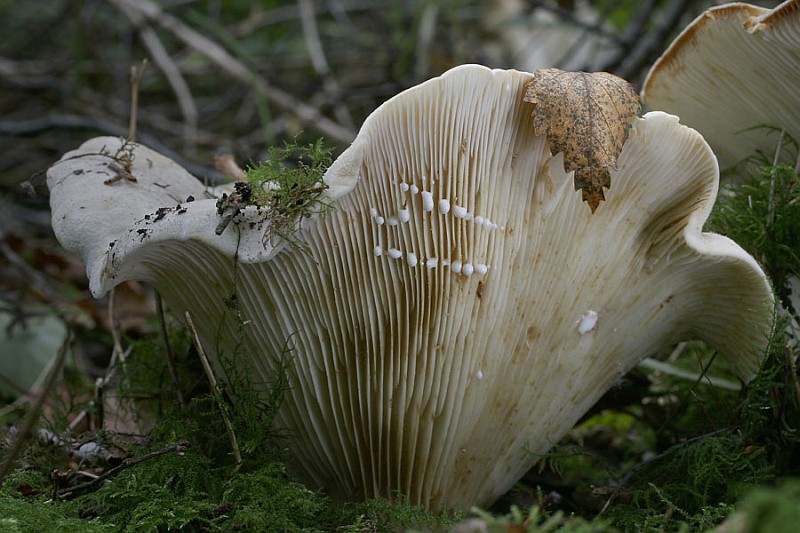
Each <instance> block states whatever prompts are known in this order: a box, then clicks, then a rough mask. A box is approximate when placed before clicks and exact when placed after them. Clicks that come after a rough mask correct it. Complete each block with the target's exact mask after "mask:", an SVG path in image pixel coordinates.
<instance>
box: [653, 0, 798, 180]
mask: <svg viewBox="0 0 800 533" xmlns="http://www.w3.org/2000/svg"><path fill="white" fill-rule="evenodd" d="M798 87H800V0H789V1H787V2H783V3H782V4H780V5H779V6H778V7H776V8H775V9H773V10H770V9H765V8H761V7H756V6H753V5H750V4H744V3H732V4H724V5H721V6H716V7H712V8H711V9H709V10H708V11H706V12H704V13H703V14H701V15H700V16H699V17H698V18H697V19H695V20H694V21H693V22H692V23H691V24H690V25H689V26H687V27H686V29H684V30H683V32H682V33H681V34H680V35H679V36H678V37H677V38H676V39H675V41H674V42H673V43H672V44H671V45H670V47H669V48H668V49H667V51H666V52H664V54H663V55H662V56H661V58H660V59H659V60H658V61H657V62H656V63H655V65H653V67H652V68H651V70H650V72H649V74H648V76H647V79H646V80H645V83H644V89H643V91H642V101H643V102H644V103H645V104H646V105H647V106H648V107H650V108H652V109H659V110H662V111H666V112H668V113H672V114H674V115H677V116H679V117H680V119H681V122H683V123H684V124H686V125H687V126H690V127H692V128H695V129H697V130H698V131H699V132H700V133H702V134H703V136H704V137H705V138H706V140H707V141H708V143H709V144H710V145H711V147H712V149H713V150H714V152H715V153H716V155H717V157H718V158H719V161H720V164H721V165H722V167H723V168H724V167H728V166H731V165H733V164H736V163H738V162H739V161H741V160H742V159H744V158H746V157H748V156H750V155H752V154H753V153H755V152H756V151H757V150H758V151H761V152H762V153H764V154H766V155H769V156H772V154H773V153H774V152H775V146H776V144H777V138H778V135H777V134H776V132H775V131H770V130H769V129H765V128H763V127H762V126H767V127H771V128H777V129H778V131H780V130H781V129H785V130H786V132H787V133H789V134H790V135H792V136H793V137H794V138H795V139H798V140H800V90H798ZM791 163H792V164H794V161H791Z"/></svg>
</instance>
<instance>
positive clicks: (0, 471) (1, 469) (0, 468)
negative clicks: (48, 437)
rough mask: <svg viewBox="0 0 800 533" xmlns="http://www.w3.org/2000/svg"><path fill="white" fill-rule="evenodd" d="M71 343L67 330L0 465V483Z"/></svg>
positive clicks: (38, 411)
mask: <svg viewBox="0 0 800 533" xmlns="http://www.w3.org/2000/svg"><path fill="white" fill-rule="evenodd" d="M71 343H72V329H69V328H68V329H67V334H66V336H65V337H64V341H63V342H62V343H61V347H60V348H59V349H58V352H57V353H56V355H55V358H54V360H53V362H52V363H51V365H52V366H51V367H50V371H49V372H48V373H47V377H46V378H45V380H44V384H42V389H41V391H40V392H39V395H38V397H37V398H36V401H35V402H34V403H33V405H32V406H31V410H30V411H29V412H28V415H27V416H26V417H25V420H24V421H23V422H22V426H21V427H20V428H19V431H18V432H17V437H16V438H15V439H14V443H13V444H12V445H11V448H10V449H9V450H8V453H7V454H6V457H5V459H4V460H3V463H2V464H0V482H2V481H3V480H4V479H5V478H6V476H7V475H8V474H9V472H11V466H12V465H13V464H14V461H16V459H17V457H18V456H19V454H20V453H21V452H22V449H23V447H24V445H25V443H26V442H27V440H28V438H29V437H30V436H31V432H32V430H33V426H34V424H35V423H36V421H37V420H38V419H39V413H41V411H42V407H43V406H44V402H45V400H46V399H47V397H48V396H49V395H50V392H51V391H52V390H53V387H54V386H55V383H56V379H57V378H58V376H59V375H60V374H61V367H62V366H63V365H64V360H65V359H66V358H67V352H68V351H69V346H70V344H71Z"/></svg>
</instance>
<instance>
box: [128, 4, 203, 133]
mask: <svg viewBox="0 0 800 533" xmlns="http://www.w3.org/2000/svg"><path fill="white" fill-rule="evenodd" d="M118 7H119V9H120V10H121V11H122V12H123V13H125V15H126V16H127V17H128V19H129V20H130V21H131V24H133V26H134V27H135V28H136V30H137V31H138V32H139V37H140V38H141V39H142V44H143V45H144V46H145V48H147V51H148V52H149V53H150V57H151V58H152V59H153V61H154V62H155V64H156V66H158V68H159V69H160V70H161V72H163V73H164V76H165V77H166V78H167V82H168V83H169V85H170V87H172V91H173V92H174V93H175V98H176V99H177V100H178V106H179V107H180V108H181V114H182V115H183V121H184V131H183V135H184V138H185V139H186V140H188V141H189V143H190V145H194V143H195V140H196V138H197V120H198V117H199V115H200V114H199V112H198V110H197V104H196V103H195V101H194V97H193V96H192V91H191V90H190V89H189V84H188V83H186V79H185V78H184V77H183V74H181V71H180V69H179V68H178V66H177V65H176V64H175V62H174V61H173V60H172V57H170V55H169V53H168V52H167V49H166V48H165V47H164V45H163V43H162V42H161V40H160V39H159V38H158V34H157V33H156V32H155V30H154V29H153V28H152V27H151V26H149V25H147V24H146V21H145V18H144V16H143V15H142V13H141V11H138V10H136V9H131V7H130V6H129V5H127V4H124V3H123V4H119V5H118Z"/></svg>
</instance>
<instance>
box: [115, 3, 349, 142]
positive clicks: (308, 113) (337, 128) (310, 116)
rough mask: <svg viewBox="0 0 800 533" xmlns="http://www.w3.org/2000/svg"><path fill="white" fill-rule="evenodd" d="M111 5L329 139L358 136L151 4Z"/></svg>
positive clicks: (156, 5)
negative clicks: (127, 9)
mask: <svg viewBox="0 0 800 533" xmlns="http://www.w3.org/2000/svg"><path fill="white" fill-rule="evenodd" d="M108 2H110V3H111V4H113V5H115V6H117V7H119V8H120V9H122V7H121V6H123V5H124V6H128V7H130V8H132V9H137V10H139V11H140V12H141V13H142V14H143V15H144V16H145V17H146V18H147V19H148V20H150V21H152V22H155V23H156V24H158V25H159V26H161V27H162V28H163V29H165V30H167V31H168V32H170V33H172V35H173V36H174V37H175V38H176V39H179V40H180V41H182V42H183V43H184V44H186V45H187V46H189V47H190V48H192V49H193V50H195V51H196V52H198V53H200V54H201V55H203V56H205V57H207V58H208V59H209V60H211V62H212V63H214V64H216V65H217V66H218V67H219V68H220V69H221V70H223V71H224V72H227V73H228V75H230V76H231V77H233V78H235V79H237V80H239V81H241V82H243V83H246V84H247V85H250V86H252V87H253V88H254V89H255V90H256V91H257V92H258V93H260V94H261V95H263V96H264V97H266V98H267V99H268V100H270V101H272V102H273V103H275V104H277V105H278V106H280V107H281V108H283V109H286V110H288V111H291V112H293V113H294V114H296V115H297V117H299V118H300V119H301V120H303V121H304V122H306V123H308V124H310V125H311V126H313V127H314V128H316V129H317V130H319V131H320V132H322V133H323V134H324V135H326V136H327V137H330V138H331V139H334V140H336V141H338V142H343V143H349V142H351V141H352V140H353V138H354V137H355V132H354V131H352V129H350V128H348V127H346V126H343V125H341V124H339V123H338V122H334V121H333V120H331V119H329V118H327V117H325V116H324V115H322V114H321V113H320V111H319V110H318V109H315V108H312V107H311V106H309V105H307V104H305V103H304V102H301V101H300V100H298V99H297V98H295V97H294V96H292V95H291V94H289V93H288V92H286V91H283V90H281V89H278V88H276V87H273V86H271V85H270V84H269V83H268V82H267V80H266V79H264V78H263V77H261V76H259V75H257V74H256V73H254V72H252V71H251V70H250V69H249V68H248V67H247V66H245V64H244V63H242V62H241V61H239V60H238V59H236V58H235V57H234V56H233V55H231V54H230V53H228V51H227V50H225V49H224V48H222V47H221V46H220V45H218V44H217V43H216V42H214V41H212V40H211V39H209V38H207V37H205V36H204V35H202V34H200V33H198V32H197V31H195V30H193V29H192V28H190V27H189V26H187V25H186V24H184V23H183V22H181V21H180V20H178V19H177V18H175V17H173V16H172V15H170V14H169V13H167V12H166V11H164V10H163V9H162V8H161V6H159V5H158V4H156V3H154V2H152V1H151V0H108Z"/></svg>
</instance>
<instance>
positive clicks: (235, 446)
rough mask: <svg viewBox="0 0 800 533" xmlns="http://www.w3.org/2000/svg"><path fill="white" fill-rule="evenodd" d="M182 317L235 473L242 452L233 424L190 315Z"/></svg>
mask: <svg viewBox="0 0 800 533" xmlns="http://www.w3.org/2000/svg"><path fill="white" fill-rule="evenodd" d="M184 316H185V317H186V325H187V326H188V327H189V332H190V333H191V334H192V341H193V342H194V347H195V348H196V349H197V355H198V356H199V357H200V363H201V364H202V365H203V370H204V371H205V373H206V377H207V378H208V382H209V384H210V385H211V393H212V394H213V395H214V399H215V400H216V402H217V407H218V408H219V411H220V414H221V415H222V421H223V422H224V423H225V430H226V431H227V433H228V439H230V441H231V449H232V450H233V458H234V460H235V461H236V467H235V468H234V472H236V471H238V470H239V468H241V466H242V452H241V449H240V448H239V442H238V441H237V440H236V433H235V432H234V431H233V424H232V423H231V421H230V419H229V418H228V413H227V412H226V410H225V404H224V403H223V400H222V396H221V395H220V393H219V389H218V388H217V378H215V377H214V371H213V370H212V369H211V365H210V364H209V362H208V358H207V357H206V352H205V350H203V345H202V344H201V343H200V337H199V336H198V335H197V330H196V329H195V328H194V323H193V322H192V315H191V314H189V311H186V314H185V315H184Z"/></svg>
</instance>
